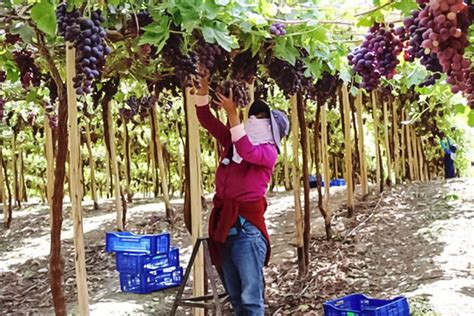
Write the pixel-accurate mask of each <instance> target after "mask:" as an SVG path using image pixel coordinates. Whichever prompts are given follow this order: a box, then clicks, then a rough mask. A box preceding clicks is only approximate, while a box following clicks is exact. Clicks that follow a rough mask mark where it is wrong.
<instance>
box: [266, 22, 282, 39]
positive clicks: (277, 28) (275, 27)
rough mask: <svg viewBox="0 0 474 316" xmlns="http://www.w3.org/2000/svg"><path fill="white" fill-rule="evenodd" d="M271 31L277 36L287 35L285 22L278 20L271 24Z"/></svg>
mask: <svg viewBox="0 0 474 316" xmlns="http://www.w3.org/2000/svg"><path fill="white" fill-rule="evenodd" d="M270 33H271V34H273V35H275V36H282V35H286V29H285V24H283V23H280V22H277V23H273V24H272V25H271V26H270Z"/></svg>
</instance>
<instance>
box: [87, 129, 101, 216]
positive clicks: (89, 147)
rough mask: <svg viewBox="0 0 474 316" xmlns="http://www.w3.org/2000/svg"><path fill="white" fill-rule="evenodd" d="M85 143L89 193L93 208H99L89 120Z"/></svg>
mask: <svg viewBox="0 0 474 316" xmlns="http://www.w3.org/2000/svg"><path fill="white" fill-rule="evenodd" d="M85 126H86V145H87V151H88V153H89V168H90V171H91V174H90V177H91V193H92V200H93V201H94V210H98V209H99V201H98V198H97V185H96V183H95V160H94V155H93V153H92V141H91V131H90V122H89V121H87V122H86V125H85Z"/></svg>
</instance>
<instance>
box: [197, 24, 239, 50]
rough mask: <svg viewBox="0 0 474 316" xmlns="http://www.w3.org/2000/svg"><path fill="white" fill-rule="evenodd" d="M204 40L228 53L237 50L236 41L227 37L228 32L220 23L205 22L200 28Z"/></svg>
mask: <svg viewBox="0 0 474 316" xmlns="http://www.w3.org/2000/svg"><path fill="white" fill-rule="evenodd" d="M202 35H203V36H204V40H205V41H206V42H208V43H217V44H219V45H220V46H221V47H222V48H223V49H225V50H226V51H228V52H230V51H231V50H232V48H238V47H239V45H238V43H237V41H236V40H235V39H234V38H232V37H231V36H230V35H229V32H228V30H227V28H226V26H225V24H224V23H222V22H217V21H216V22H210V21H207V22H206V23H205V25H204V26H203V28H202Z"/></svg>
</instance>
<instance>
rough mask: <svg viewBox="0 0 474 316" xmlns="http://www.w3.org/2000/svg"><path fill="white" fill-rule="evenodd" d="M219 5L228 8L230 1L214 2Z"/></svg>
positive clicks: (217, 0)
mask: <svg viewBox="0 0 474 316" xmlns="http://www.w3.org/2000/svg"><path fill="white" fill-rule="evenodd" d="M214 2H215V3H216V4H217V5H220V6H226V5H228V4H229V2H230V0H215V1H214Z"/></svg>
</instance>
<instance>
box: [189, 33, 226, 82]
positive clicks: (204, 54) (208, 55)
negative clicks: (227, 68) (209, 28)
mask: <svg viewBox="0 0 474 316" xmlns="http://www.w3.org/2000/svg"><path fill="white" fill-rule="evenodd" d="M195 53H196V55H197V57H198V60H199V64H200V65H201V66H203V67H202V69H201V71H202V72H203V73H201V74H199V76H202V77H206V76H209V75H211V74H212V73H213V72H215V71H216V68H218V66H220V65H222V64H223V63H224V62H225V59H226V57H227V56H226V55H227V54H225V51H224V50H223V49H222V48H220V46H219V45H217V44H210V43H207V42H206V41H204V40H203V39H201V40H200V41H199V43H198V45H197V48H196V49H195Z"/></svg>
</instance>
